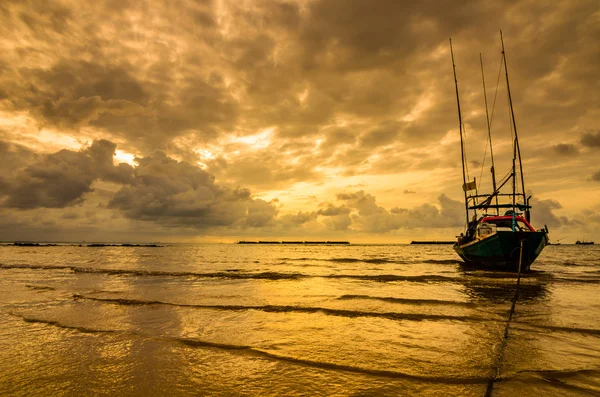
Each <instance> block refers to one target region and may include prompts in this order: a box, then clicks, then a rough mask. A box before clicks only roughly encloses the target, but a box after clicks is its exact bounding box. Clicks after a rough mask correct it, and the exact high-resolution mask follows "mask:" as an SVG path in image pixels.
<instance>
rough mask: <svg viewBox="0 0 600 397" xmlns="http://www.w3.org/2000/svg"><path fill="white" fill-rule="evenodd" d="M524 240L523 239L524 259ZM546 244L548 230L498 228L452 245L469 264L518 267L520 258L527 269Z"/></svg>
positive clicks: (507, 267)
mask: <svg viewBox="0 0 600 397" xmlns="http://www.w3.org/2000/svg"><path fill="white" fill-rule="evenodd" d="M521 242H523V254H522V259H521ZM547 244H548V234H547V233H546V231H536V232H519V231H516V232H513V231H498V232H496V233H495V234H493V235H491V236H489V237H487V238H484V239H481V240H475V241H470V242H468V243H466V244H463V245H458V244H454V247H453V248H454V250H455V251H456V253H457V254H458V255H459V256H460V257H461V258H462V259H463V260H464V261H465V263H467V264H468V265H472V266H475V267H485V268H493V269H498V270H507V271H517V270H518V269H519V261H520V260H521V270H522V271H527V270H529V267H530V266H531V264H532V263H533V261H535V259H536V258H537V257H538V256H539V255H540V253H541V252H542V250H543V249H544V247H545V246H546V245H547Z"/></svg>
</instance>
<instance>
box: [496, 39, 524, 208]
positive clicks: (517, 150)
mask: <svg viewBox="0 0 600 397" xmlns="http://www.w3.org/2000/svg"><path fill="white" fill-rule="evenodd" d="M500 41H501V42H502V57H503V58H504V71H505V72H506V90H507V92H508V103H509V106H510V115H511V119H512V124H513V129H514V131H515V142H514V151H513V185H514V184H516V169H515V164H514V162H515V157H516V155H518V156H519V169H520V173H521V186H522V189H523V204H524V205H527V198H526V197H525V180H524V179H523V163H522V162H521V148H520V147H519V136H518V134H517V124H516V122H515V112H514V110H513V103H512V96H511V94H510V84H509V82H508V66H507V65H506V52H505V51H504V39H503V38H502V30H500ZM515 190H516V188H515V187H513V207H514V206H515V200H516V198H515V196H514V195H515V194H516V191H515ZM513 211H514V208H513Z"/></svg>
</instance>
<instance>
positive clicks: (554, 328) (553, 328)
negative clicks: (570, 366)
mask: <svg viewBox="0 0 600 397" xmlns="http://www.w3.org/2000/svg"><path fill="white" fill-rule="evenodd" d="M519 325H524V326H528V327H532V328H538V329H545V330H549V331H557V332H575V333H579V334H588V335H600V329H595V328H578V327H561V326H555V325H543V324H531V323H519Z"/></svg>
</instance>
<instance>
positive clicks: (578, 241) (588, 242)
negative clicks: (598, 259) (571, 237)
mask: <svg viewBox="0 0 600 397" xmlns="http://www.w3.org/2000/svg"><path fill="white" fill-rule="evenodd" d="M575 244H577V245H593V244H594V242H593V241H586V240H577V241H575Z"/></svg>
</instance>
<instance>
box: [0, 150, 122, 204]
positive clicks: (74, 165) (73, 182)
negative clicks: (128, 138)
mask: <svg viewBox="0 0 600 397" xmlns="http://www.w3.org/2000/svg"><path fill="white" fill-rule="evenodd" d="M115 149H116V145H115V144H113V143H111V142H108V141H105V140H100V141H94V142H93V143H92V145H91V146H90V147H89V148H87V149H83V150H81V151H79V152H74V151H71V150H61V151H59V152H57V153H52V154H48V155H46V156H41V157H40V158H39V159H37V160H36V161H35V162H33V163H32V164H30V165H27V166H26V167H24V168H21V169H19V170H18V171H17V172H15V173H14V174H13V176H12V177H10V178H6V179H4V182H3V183H2V186H1V188H2V189H1V190H0V195H1V196H3V197H4V200H3V201H2V206H4V207H9V208H20V209H31V208H38V207H46V208H64V207H68V206H72V205H76V204H79V203H81V202H82V200H83V196H84V194H85V193H89V192H92V191H93V188H92V183H93V182H94V181H95V180H96V179H102V180H106V181H111V182H117V183H127V182H130V181H131V178H132V171H133V169H132V168H131V166H129V165H127V164H120V165H119V166H117V167H115V166H114V165H113V162H112V158H113V155H114V152H115Z"/></svg>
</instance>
